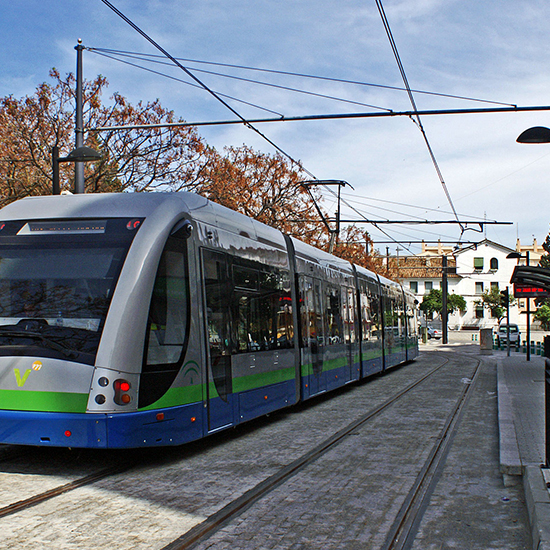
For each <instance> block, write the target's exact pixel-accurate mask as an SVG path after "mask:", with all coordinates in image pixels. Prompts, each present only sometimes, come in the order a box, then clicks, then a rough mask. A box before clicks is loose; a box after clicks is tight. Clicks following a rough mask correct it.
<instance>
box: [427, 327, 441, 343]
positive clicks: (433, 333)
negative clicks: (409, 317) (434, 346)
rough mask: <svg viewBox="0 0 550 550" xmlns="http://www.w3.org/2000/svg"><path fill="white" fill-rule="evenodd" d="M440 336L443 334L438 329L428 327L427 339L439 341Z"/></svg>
mask: <svg viewBox="0 0 550 550" xmlns="http://www.w3.org/2000/svg"><path fill="white" fill-rule="evenodd" d="M441 336H443V333H442V332H441V331H440V330H439V329H437V328H433V327H428V338H435V339H436V340H439V339H440V338H441Z"/></svg>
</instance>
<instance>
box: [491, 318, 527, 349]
mask: <svg viewBox="0 0 550 550" xmlns="http://www.w3.org/2000/svg"><path fill="white" fill-rule="evenodd" d="M508 327H510V346H515V347H516V348H517V349H519V345H520V343H521V332H520V331H519V327H518V326H517V325H515V324H512V323H510V324H509V325H506V324H503V325H500V326H499V327H498V331H497V335H496V338H497V345H499V346H501V345H502V346H506V345H507V344H508Z"/></svg>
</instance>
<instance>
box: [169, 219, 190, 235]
mask: <svg viewBox="0 0 550 550" xmlns="http://www.w3.org/2000/svg"><path fill="white" fill-rule="evenodd" d="M192 234H193V226H192V225H191V222H190V221H188V220H181V221H179V222H178V223H177V224H176V225H175V226H174V228H173V229H172V231H170V235H171V236H172V237H176V238H178V239H188V238H189V237H190V236H191V235H192Z"/></svg>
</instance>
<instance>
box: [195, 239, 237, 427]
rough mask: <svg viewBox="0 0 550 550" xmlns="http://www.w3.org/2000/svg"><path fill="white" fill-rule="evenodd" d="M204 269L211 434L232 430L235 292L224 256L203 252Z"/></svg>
mask: <svg viewBox="0 0 550 550" xmlns="http://www.w3.org/2000/svg"><path fill="white" fill-rule="evenodd" d="M202 268H203V279H204V289H205V306H206V308H205V310H206V326H207V335H208V342H207V346H208V349H207V353H208V383H207V386H206V388H207V390H206V393H207V411H208V431H215V430H218V429H220V428H225V427H227V426H231V425H232V424H233V423H234V419H233V393H232V392H233V389H232V375H231V348H232V344H231V307H230V306H231V303H230V298H231V288H230V278H229V273H228V269H227V268H228V266H227V260H226V257H225V255H224V254H221V253H219V252H215V251H213V250H207V249H203V251H202Z"/></svg>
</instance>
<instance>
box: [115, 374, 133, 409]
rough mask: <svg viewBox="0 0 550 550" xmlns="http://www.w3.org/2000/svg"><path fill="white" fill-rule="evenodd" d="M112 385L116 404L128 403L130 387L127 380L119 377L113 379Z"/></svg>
mask: <svg viewBox="0 0 550 550" xmlns="http://www.w3.org/2000/svg"><path fill="white" fill-rule="evenodd" d="M113 386H114V389H115V397H114V401H115V403H116V404H117V405H128V403H130V401H131V400H132V398H131V396H130V394H128V392H129V391H130V388H131V386H130V382H128V380H124V379H122V378H119V379H118V380H115V381H114V384H113Z"/></svg>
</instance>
